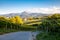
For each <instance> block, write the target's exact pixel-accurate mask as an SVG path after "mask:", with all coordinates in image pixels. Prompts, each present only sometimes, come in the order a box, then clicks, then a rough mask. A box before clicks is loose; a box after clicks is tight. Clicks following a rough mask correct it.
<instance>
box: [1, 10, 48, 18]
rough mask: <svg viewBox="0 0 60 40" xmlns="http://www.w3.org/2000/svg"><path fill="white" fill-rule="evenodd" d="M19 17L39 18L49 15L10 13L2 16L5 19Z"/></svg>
mask: <svg viewBox="0 0 60 40" xmlns="http://www.w3.org/2000/svg"><path fill="white" fill-rule="evenodd" d="M16 15H18V16H21V17H22V18H27V17H40V16H48V15H49V14H43V13H29V12H26V11H24V12H21V13H10V14H5V15H2V16H6V17H12V16H16Z"/></svg>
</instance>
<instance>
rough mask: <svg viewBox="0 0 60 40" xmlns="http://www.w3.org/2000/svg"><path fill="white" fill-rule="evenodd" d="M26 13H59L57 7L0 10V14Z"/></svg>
mask: <svg viewBox="0 0 60 40" xmlns="http://www.w3.org/2000/svg"><path fill="white" fill-rule="evenodd" d="M24 10H25V11H26V12H34V13H35V12H37V13H47V14H48V13H60V8H59V7H55V6H54V7H52V8H31V9H22V10H20V9H14V10H13V9H12V10H11V9H10V10H9V9H7V10H1V9H0V14H7V13H20V12H22V11H24Z"/></svg>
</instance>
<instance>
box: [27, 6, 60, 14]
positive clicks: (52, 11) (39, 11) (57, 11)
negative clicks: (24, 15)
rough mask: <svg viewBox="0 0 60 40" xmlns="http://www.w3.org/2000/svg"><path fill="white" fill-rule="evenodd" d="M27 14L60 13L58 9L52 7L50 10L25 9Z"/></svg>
mask: <svg viewBox="0 0 60 40" xmlns="http://www.w3.org/2000/svg"><path fill="white" fill-rule="evenodd" d="M26 11H27V12H34V13H35V12H37V13H60V8H59V7H52V8H32V9H27V10H26Z"/></svg>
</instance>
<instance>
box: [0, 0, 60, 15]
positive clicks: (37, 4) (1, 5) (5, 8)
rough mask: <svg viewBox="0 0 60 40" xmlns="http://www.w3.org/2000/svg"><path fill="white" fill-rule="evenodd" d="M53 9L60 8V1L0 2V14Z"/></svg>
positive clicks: (11, 0)
mask: <svg viewBox="0 0 60 40" xmlns="http://www.w3.org/2000/svg"><path fill="white" fill-rule="evenodd" d="M53 7H60V0H0V14H7V13H12V12H15V13H16V12H22V11H25V10H26V9H28V10H30V11H31V10H32V9H33V8H34V9H35V8H53ZM34 11H35V10H34Z"/></svg>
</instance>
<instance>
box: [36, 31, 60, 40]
mask: <svg viewBox="0 0 60 40" xmlns="http://www.w3.org/2000/svg"><path fill="white" fill-rule="evenodd" d="M36 38H37V40H60V34H59V33H54V34H51V33H46V32H42V33H40V34H38V35H37V36H36Z"/></svg>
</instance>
